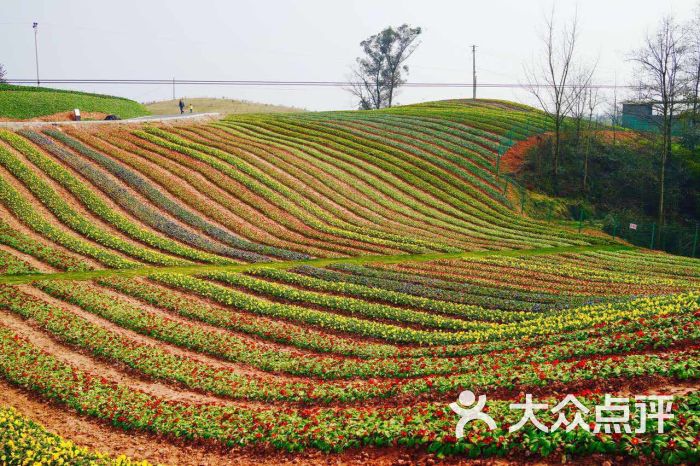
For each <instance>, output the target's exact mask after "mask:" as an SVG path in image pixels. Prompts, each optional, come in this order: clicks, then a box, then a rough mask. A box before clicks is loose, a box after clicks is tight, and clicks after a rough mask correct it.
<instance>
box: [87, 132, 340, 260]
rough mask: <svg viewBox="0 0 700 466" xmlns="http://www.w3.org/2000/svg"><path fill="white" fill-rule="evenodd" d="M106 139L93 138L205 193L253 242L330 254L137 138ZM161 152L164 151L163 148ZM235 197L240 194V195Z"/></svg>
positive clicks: (126, 136)
mask: <svg viewBox="0 0 700 466" xmlns="http://www.w3.org/2000/svg"><path fill="white" fill-rule="evenodd" d="M108 136H109V135H106V134H105V135H102V134H97V137H99V138H100V139H101V140H102V141H104V142H105V144H108V145H109V146H113V147H119V148H121V149H123V150H125V151H127V152H130V153H134V154H137V155H138V156H139V157H141V158H143V159H144V160H148V161H149V162H151V163H153V164H155V165H157V166H158V167H160V169H161V170H163V171H164V172H165V173H167V174H168V175H169V176H170V175H171V176H173V177H175V178H178V179H180V180H182V182H184V183H187V184H188V185H190V186H192V187H193V188H194V189H196V190H197V191H199V192H203V193H207V195H208V196H209V202H214V203H216V204H217V205H218V206H220V207H222V208H223V209H225V210H226V211H228V212H231V214H233V215H237V216H239V217H240V218H242V219H243V220H244V221H245V222H247V224H248V225H250V226H251V231H260V232H261V236H260V237H258V238H256V241H259V242H261V243H262V244H270V245H272V246H277V247H281V248H284V249H289V250H294V251H300V252H306V253H310V254H312V255H316V256H319V257H325V256H327V255H328V254H330V253H331V249H330V248H329V247H328V245H327V244H325V243H322V245H323V244H325V247H326V248H329V249H321V248H318V247H316V246H314V245H313V244H314V240H313V239H309V238H304V236H303V235H300V234H298V233H297V232H296V231H294V230H292V229H289V228H287V226H285V225H284V224H282V223H279V222H277V220H275V219H274V218H272V217H268V216H267V213H265V212H262V211H260V210H257V209H259V207H260V203H257V204H251V205H249V204H248V203H247V202H246V199H238V198H236V197H234V196H233V195H232V194H231V192H229V191H228V190H226V189H224V188H222V187H221V184H220V183H215V182H212V181H210V180H209V178H208V177H207V176H205V175H204V174H202V173H200V172H199V171H197V170H196V169H195V168H193V167H191V166H186V165H180V164H178V163H176V162H175V161H173V160H170V159H169V158H167V157H165V156H163V155H162V154H160V152H161V149H160V148H158V147H157V146H155V145H153V144H151V143H150V142H148V141H145V140H141V139H137V138H135V137H134V136H132V135H130V134H128V133H125V134H122V135H120V136H119V138H116V137H108ZM132 140H135V141H138V144H139V145H136V144H134V142H132ZM117 144H118V146H117ZM162 150H163V151H165V149H162ZM218 175H219V176H220V177H222V178H223V174H221V173H218ZM223 186H227V188H228V185H227V184H223ZM231 191H233V190H231ZM238 194H240V192H239V193H238ZM243 197H245V196H243ZM234 206H235V208H234ZM236 209H238V210H239V212H236V211H235V210H236ZM261 219H264V222H262V221H260V220H261ZM256 220H257V221H256Z"/></svg>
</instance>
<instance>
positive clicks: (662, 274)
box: [537, 254, 700, 280]
mask: <svg viewBox="0 0 700 466" xmlns="http://www.w3.org/2000/svg"><path fill="white" fill-rule="evenodd" d="M561 257H562V258H563V259H565V261H564V262H566V263H567V264H571V265H573V266H575V267H579V268H593V267H595V268H596V269H600V270H604V271H606V272H613V273H615V272H621V273H622V274H625V275H630V274H638V273H640V272H643V273H644V274H645V275H647V276H653V277H655V278H657V277H658V278H663V279H669V280H697V279H700V272H694V271H693V270H691V269H688V270H685V271H680V270H674V271H667V270H663V269H662V268H661V267H660V266H659V265H652V266H648V265H647V264H639V263H637V264H633V263H626V262H623V260H624V259H623V258H621V257H614V256H612V257H608V258H606V259H599V258H594V257H591V256H588V255H586V256H574V255H573V254H562V256H561ZM618 260H619V261H620V263H616V261H618ZM537 262H538V263H540V262H542V261H537Z"/></svg>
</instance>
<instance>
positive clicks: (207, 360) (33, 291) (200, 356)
mask: <svg viewBox="0 0 700 466" xmlns="http://www.w3.org/2000/svg"><path fill="white" fill-rule="evenodd" d="M18 287H19V289H20V290H21V291H22V292H24V293H26V294H28V295H30V296H33V297H35V298H38V299H40V300H41V301H43V302H46V303H49V304H51V305H54V306H57V307H60V308H61V309H63V310H66V311H69V312H71V313H73V314H75V315H77V316H79V317H82V318H83V319H85V320H87V321H89V322H90V323H93V324H95V325H97V326H99V327H102V328H104V329H106V330H109V331H110V332H114V333H116V334H118V335H120V336H123V337H126V338H128V339H129V340H131V341H134V342H136V343H139V344H143V345H150V346H158V347H160V348H161V349H163V350H165V351H166V352H168V353H170V354H174V355H177V356H182V357H185V358H188V359H191V360H194V361H197V362H200V363H202V364H205V365H207V366H210V367H213V368H215V369H221V370H225V371H227V372H232V373H234V374H237V375H242V376H250V377H256V378H261V379H268V380H272V379H273V378H274V379H278V378H279V376H277V375H275V376H272V375H271V374H270V373H268V372H265V371H261V370H259V369H256V368H253V367H249V366H245V365H242V364H238V363H235V362H231V361H224V360H221V359H218V358H216V357H213V356H209V355H207V354H204V353H198V352H196V351H192V350H189V349H186V348H183V347H180V346H176V345H173V344H170V343H166V342H164V341H161V340H157V339H155V338H152V337H148V336H145V335H142V334H140V333H137V332H134V331H132V330H129V329H126V328H124V327H120V326H119V325H117V324H114V323H112V322H110V321H109V320H107V319H104V318H102V317H99V316H97V315H96V314H93V313H91V312H88V311H86V310H83V309H82V308H80V307H78V306H75V305H73V304H70V303H67V302H64V301H61V300H59V299H56V298H54V297H53V296H50V295H48V294H46V293H45V292H43V291H41V290H40V289H38V288H35V287H32V286H29V285H19V286H18ZM283 378H286V379H290V380H297V379H298V380H303V378H301V377H294V376H286V377H283Z"/></svg>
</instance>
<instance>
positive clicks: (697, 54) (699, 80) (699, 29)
mask: <svg viewBox="0 0 700 466" xmlns="http://www.w3.org/2000/svg"><path fill="white" fill-rule="evenodd" d="M687 37H688V62H687V65H688V66H687V74H688V100H689V101H690V104H691V111H692V113H691V115H690V121H691V123H692V126H693V128H695V126H696V125H697V123H698V110H700V100H699V97H700V95H699V93H700V4H699V5H698V6H697V7H696V8H695V17H694V18H693V19H692V20H691V21H690V24H689V25H688V34H687Z"/></svg>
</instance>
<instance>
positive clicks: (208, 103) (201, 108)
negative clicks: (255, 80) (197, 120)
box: [145, 97, 304, 115]
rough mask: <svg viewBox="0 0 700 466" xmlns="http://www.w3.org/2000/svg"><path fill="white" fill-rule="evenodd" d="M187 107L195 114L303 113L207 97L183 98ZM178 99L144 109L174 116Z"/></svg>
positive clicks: (278, 106) (253, 103)
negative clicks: (190, 106) (192, 108)
mask: <svg viewBox="0 0 700 466" xmlns="http://www.w3.org/2000/svg"><path fill="white" fill-rule="evenodd" d="M182 100H183V101H184V102H185V104H186V105H187V106H189V105H190V103H191V104H192V106H193V107H194V111H195V112H218V113H223V114H240V113H278V112H285V113H286V112H303V111H304V110H303V109H300V108H295V107H285V106H282V105H271V104H261V103H257V102H248V101H246V100H234V99H217V98H209V97H193V98H189V97H184V98H183V99H182ZM178 102H179V99H176V100H164V101H160V102H151V103H147V104H145V105H146V108H147V109H148V110H149V111H150V112H151V113H152V114H154V115H174V114H177V113H180V109H179V108H178V106H177V105H178ZM185 111H187V109H186V110H185Z"/></svg>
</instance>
